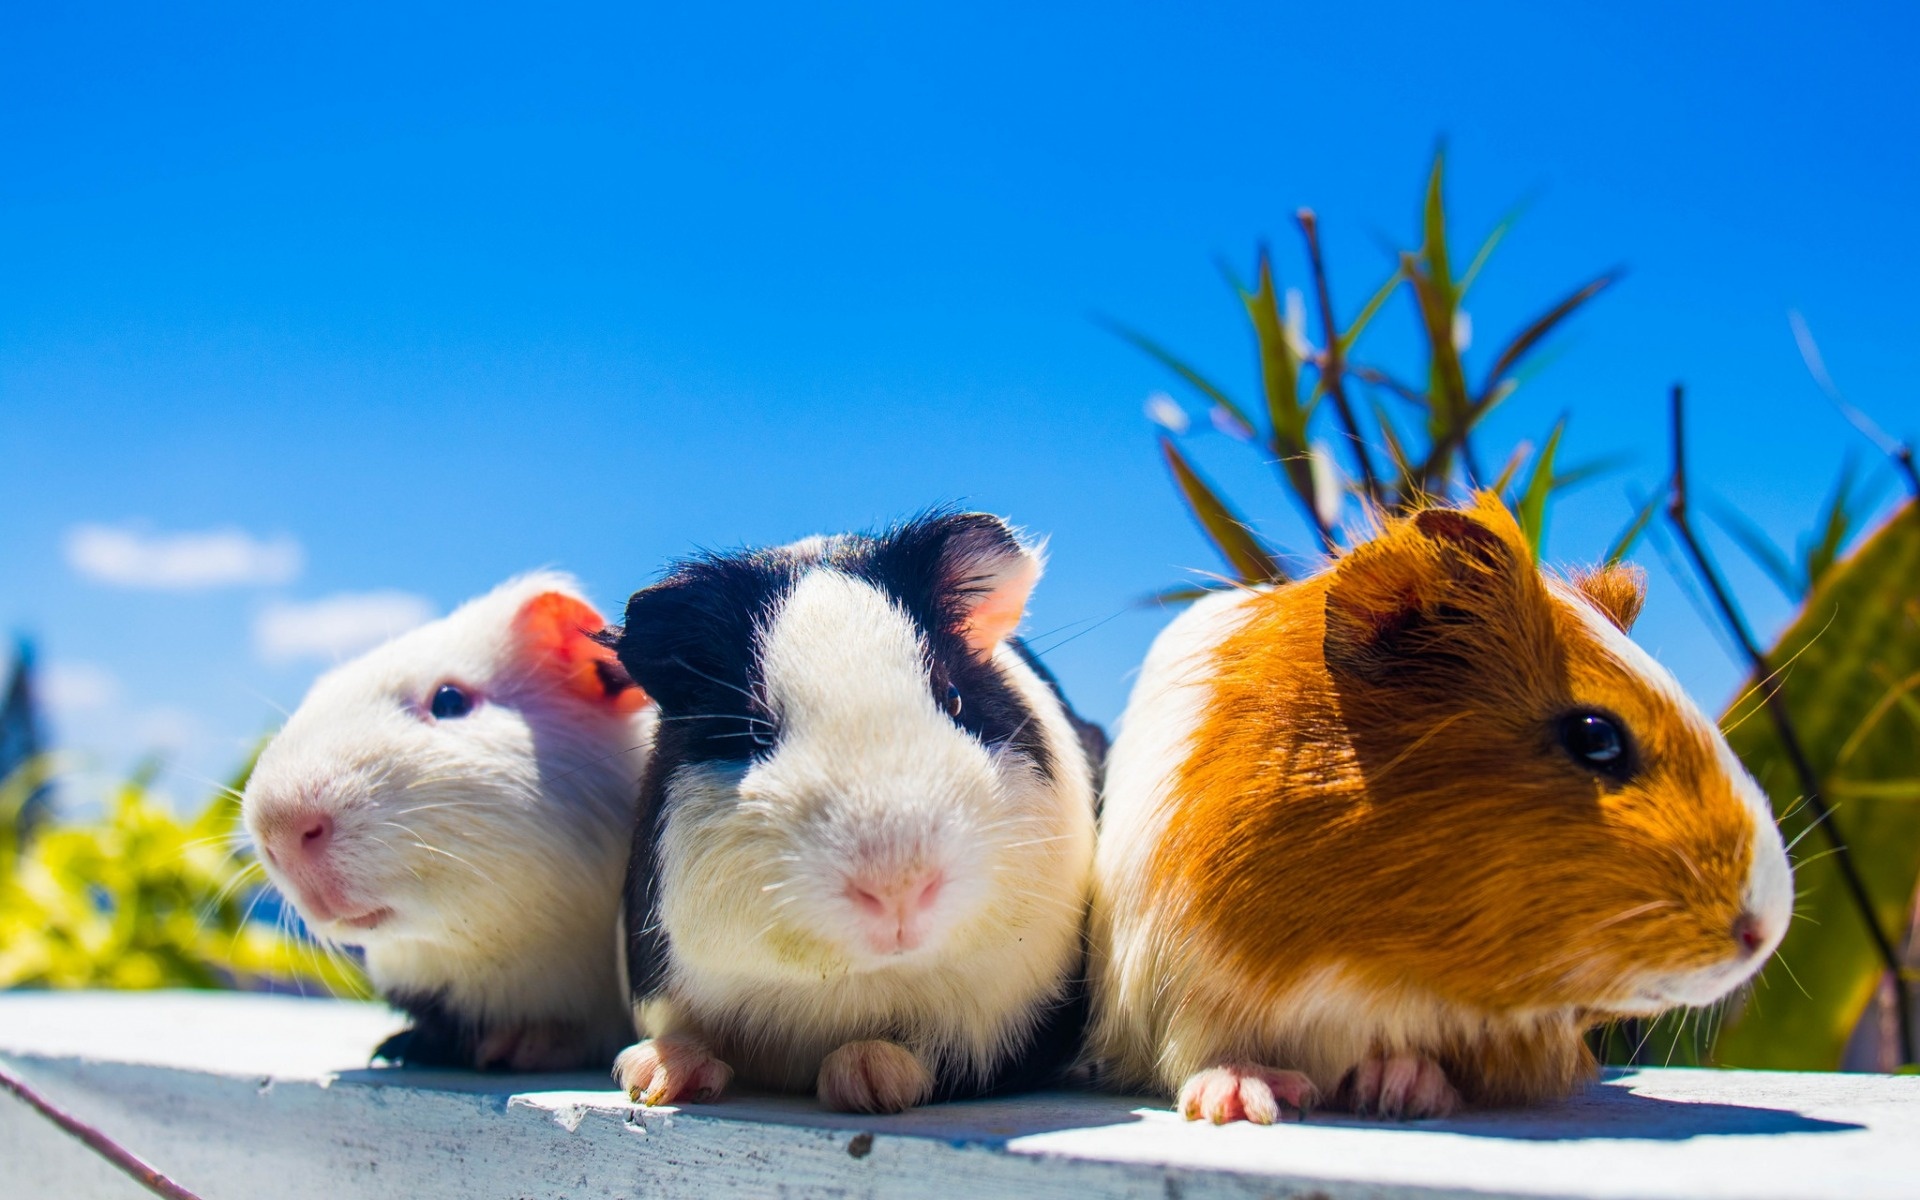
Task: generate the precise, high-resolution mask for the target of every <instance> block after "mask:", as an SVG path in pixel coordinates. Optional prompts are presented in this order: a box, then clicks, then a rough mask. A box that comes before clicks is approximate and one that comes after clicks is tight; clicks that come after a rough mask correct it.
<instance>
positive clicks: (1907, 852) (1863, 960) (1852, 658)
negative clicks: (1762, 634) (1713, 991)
mask: <svg viewBox="0 0 1920 1200" xmlns="http://www.w3.org/2000/svg"><path fill="white" fill-rule="evenodd" d="M1916 579H1920V508H1917V507H1916V504H1915V502H1913V501H1909V502H1907V503H1906V504H1904V505H1902V506H1901V508H1900V509H1899V510H1898V511H1897V512H1895V513H1894V515H1893V517H1892V518H1891V519H1889V520H1888V521H1887V523H1886V524H1885V525H1883V526H1881V528H1880V529H1879V530H1877V531H1876V532H1875V533H1874V534H1873V535H1872V536H1870V537H1868V538H1867V539H1866V541H1865V542H1863V543H1862V544H1861V545H1860V546H1859V547H1858V548H1857V549H1856V550H1855V551H1854V552H1853V553H1852V554H1851V555H1849V556H1848V557H1846V558H1844V559H1842V560H1840V561H1839V562H1838V563H1836V564H1835V566H1834V567H1833V569H1832V570H1831V571H1829V572H1828V574H1827V576H1826V578H1825V579H1823V580H1822V581H1821V583H1820V585H1819V586H1818V587H1816V588H1815V589H1814V590H1813V592H1812V594H1811V595H1810V596H1809V597H1808V599H1807V602H1806V604H1804V605H1803V606H1802V607H1801V609H1800V612H1799V615H1798V616H1796V617H1795V618H1794V621H1793V624H1792V625H1790V626H1789V627H1788V629H1787V631H1786V633H1785V634H1783V635H1782V636H1781V638H1780V641H1779V642H1778V643H1777V644H1776V645H1775V646H1774V647H1773V648H1772V649H1771V650H1770V651H1769V652H1768V654H1767V661H1768V662H1769V663H1770V664H1773V665H1774V666H1775V667H1776V668H1777V667H1779V666H1781V665H1783V664H1785V663H1788V662H1792V664H1793V669H1792V670H1791V672H1788V673H1786V674H1784V676H1783V679H1782V683H1781V695H1782V697H1783V699H1784V700H1785V703H1786V706H1787V710H1788V711H1789V712H1790V713H1791V714H1792V717H1793V724H1794V729H1795V732H1796V733H1797V734H1798V735H1799V739H1800V742H1801V745H1802V748H1803V749H1804V750H1805V752H1806V754H1807V757H1808V759H1809V760H1810V761H1811V762H1812V764H1813V768H1814V773H1815V776H1816V777H1817V778H1819V779H1821V780H1832V781H1836V782H1838V783H1840V784H1841V786H1843V787H1844V788H1846V789H1847V790H1848V791H1849V792H1850V793H1851V794H1850V795H1849V796H1848V797H1847V800H1846V803H1845V804H1844V805H1842V806H1840V807H1838V808H1837V809H1836V810H1835V812H1834V824H1836V825H1837V826H1838V827H1839V830H1840V832H1841V833H1842V834H1843V835H1844V836H1845V839H1846V842H1847V845H1848V846H1849V847H1850V848H1851V851H1852V856H1853V861H1854V865H1855V866H1856V867H1857V868H1858V870H1859V872H1860V876H1861V879H1862V880H1863V882H1864V883H1865V884H1866V888H1867V892H1868V894H1869V895H1870V896H1872V897H1873V900H1874V909H1875V912H1874V916H1875V918H1876V920H1877V921H1878V922H1879V925H1880V927H1881V928H1882V929H1884V930H1892V931H1895V935H1896V936H1898V932H1899V931H1903V930H1905V929H1907V928H1908V927H1909V921H1910V920H1911V918H1912V904H1913V897H1914V887H1915V884H1916V882H1920V804H1916V803H1915V802H1914V801H1913V799H1912V798H1911V797H1910V796H1908V795H1905V794H1900V793H1899V784H1900V782H1901V781H1903V780H1910V779H1911V778H1912V777H1913V772H1914V740H1913V734H1912V732H1911V730H1909V729H1907V728H1906V727H1904V726H1903V725H1902V724H1901V723H1899V722H1894V721H1882V722H1879V723H1877V724H1875V725H1873V727H1872V728H1869V729H1867V730H1866V731H1865V732H1864V733H1862V732H1861V730H1862V726H1863V724H1867V723H1868V722H1870V721H1871V720H1872V718H1873V716H1874V714H1875V712H1876V711H1877V710H1878V709H1880V707H1881V706H1882V704H1883V701H1884V699H1885V697H1886V695H1887V691H1886V688H1887V681H1888V680H1902V679H1907V678H1910V677H1912V676H1913V675H1914V674H1916V673H1920V621H1916V620H1915V619H1914V603H1915V601H1914V583H1913V581H1914V580H1916ZM1729 715H1731V714H1729ZM1856 735H1858V736H1856ZM1727 740H1728V741H1729V742H1730V743H1732V745H1733V748H1734V750H1735V751H1736V752H1737V753H1738V754H1739V755H1740V759H1741V761H1742V762H1744V763H1745V764H1746V765H1747V769H1748V770H1750V771H1751V772H1752V773H1753V776H1754V778H1755V779H1757V780H1758V781H1759V782H1760V785H1761V786H1762V787H1763V788H1765V789H1766V791H1767V794H1768V795H1769V796H1770V797H1771V798H1772V801H1773V810H1774V815H1775V817H1776V819H1777V820H1778V821H1779V822H1780V831H1781V833H1782V834H1783V835H1784V836H1785V837H1786V839H1787V840H1788V842H1789V843H1792V842H1793V841H1794V840H1795V839H1796V838H1799V837H1800V836H1801V835H1803V834H1809V826H1810V824H1811V822H1812V820H1813V819H1814V818H1813V814H1812V812H1810V811H1809V806H1807V805H1805V804H1802V803H1800V791H1801V789H1800V783H1799V779H1798V777H1797V776H1796V774H1795V773H1794V771H1793V770H1792V767H1791V763H1790V762H1789V760H1788V758H1787V755H1786V751H1785V749H1784V748H1783V747H1782V745H1781V743H1780V738H1779V734H1778V732H1777V730H1776V729H1775V728H1774V725H1773V723H1772V722H1771V721H1770V720H1768V719H1767V717H1766V715H1765V714H1764V713H1761V714H1756V715H1754V716H1753V717H1751V718H1750V719H1748V720H1747V721H1745V722H1743V723H1741V724H1740V725H1738V726H1736V727H1734V728H1733V729H1731V730H1730V731H1729V732H1728V734H1727ZM1843 748H1850V752H1849V755H1848V757H1847V760H1846V762H1845V767H1844V772H1843V771H1842V769H1841V767H1840V763H1839V757H1840V751H1841V750H1842V749H1843ZM1843 775H1844V778H1842V776H1843ZM1889 785H1891V786H1889ZM1888 791H1892V792H1894V793H1895V794H1886V793H1887V792H1888ZM1826 848H1827V842H1826V835H1825V833H1824V832H1818V831H1816V832H1812V833H1811V834H1810V835H1809V836H1808V838H1807V840H1806V841H1805V842H1803V843H1801V844H1800V846H1799V848H1798V850H1797V854H1798V856H1799V857H1800V859H1801V862H1800V864H1799V866H1798V867H1797V868H1796V869H1795V872H1794V890H1795V892H1796V894H1797V899H1796V904H1795V910H1796V919H1795V921H1794V923H1793V925H1792V926H1791V927H1790V928H1789V929H1788V931H1787V938H1786V941H1785V942H1784V943H1783V944H1782V945H1781V947H1780V951H1779V953H1778V954H1777V955H1775V958H1774V961H1773V962H1771V963H1769V964H1768V965H1767V967H1766V969H1765V971H1764V972H1763V974H1762V975H1761V986H1760V987H1759V988H1758V990H1756V991H1755V992H1754V993H1753V995H1754V996H1755V997H1756V998H1759V999H1760V1000H1761V1001H1762V1002H1761V1003H1757V1004H1749V1006H1748V1007H1747V1009H1746V1011H1745V1012H1743V1013H1740V1014H1737V1015H1736V1017H1735V1018H1734V1019H1733V1021H1732V1022H1731V1024H1730V1025H1729V1027H1728V1028H1727V1029H1726V1031H1725V1032H1724V1033H1722V1035H1721V1036H1720V1039H1719V1041H1718V1043H1717V1045H1716V1046H1715V1056H1716V1058H1717V1060H1718V1061H1719V1062H1720V1063H1721V1064H1722V1065H1726V1066H1740V1067H1764V1068H1768V1069H1773V1070H1814V1071H1833V1070H1838V1069H1839V1067H1840V1060H1841V1056H1842V1055H1843V1054H1844V1053H1845V1051H1846V1046H1847V1040H1848V1038H1849V1037H1851V1036H1852V1033H1853V1030H1854V1026H1855V1025H1856V1024H1858V1023H1859V1020H1860V1015H1861V1013H1862V1012H1863V1011H1864V1010H1865V1008H1866V1005H1867V1003H1868V1002H1869V1001H1870V1000H1871V999H1872V997H1873V995H1874V993H1875V992H1876V991H1877V990H1878V988H1879V985H1880V978H1881V972H1882V965H1881V961H1880V957H1879V955H1878V953H1877V952H1876V951H1875V949H1874V946H1873V943H1872V941H1871V940H1870V936H1869V933H1868V930H1867V928H1866V926H1865V924H1864V923H1863V922H1862V920H1861V918H1860V915H1859V912H1858V910H1857V909H1856V908H1855V907H1854V906H1853V902H1852V899H1851V898H1850V896H1849V895H1848V893H1847V890H1846V888H1845V887H1844V886H1843V884H1842V881H1841V878H1840V872H1839V869H1838V866H1837V863H1836V860H1835V858H1834V856H1833V855H1831V854H1828V853H1826V852H1825V851H1826ZM1794 979H1797V980H1798V981H1799V982H1798V984H1797V985H1796V984H1795V983H1794V982H1793V980H1794Z"/></svg>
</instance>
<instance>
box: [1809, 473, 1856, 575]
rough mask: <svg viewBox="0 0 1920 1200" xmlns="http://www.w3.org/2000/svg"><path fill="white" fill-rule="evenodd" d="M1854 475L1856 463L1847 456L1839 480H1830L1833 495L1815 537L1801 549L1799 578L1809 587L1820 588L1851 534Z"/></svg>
mask: <svg viewBox="0 0 1920 1200" xmlns="http://www.w3.org/2000/svg"><path fill="white" fill-rule="evenodd" d="M1858 474H1859V461H1858V460H1857V459H1855V458H1854V456H1853V455H1852V454H1851V453H1849V454H1848V455H1847V457H1846V459H1845V460H1844V461H1843V462H1842V463H1841V464H1840V477H1839V478H1838V479H1836V480H1835V481H1834V485H1833V495H1832V496H1830V497H1828V499H1827V506H1826V513H1825V515H1824V516H1823V517H1822V518H1821V521H1820V533H1819V536H1818V537H1816V538H1814V539H1812V540H1811V541H1810V543H1809V544H1807V545H1805V546H1803V548H1802V550H1801V554H1800V575H1801V578H1803V579H1805V580H1806V581H1807V586H1808V587H1809V588H1813V587H1818V586H1820V581H1821V580H1822V579H1824V578H1825V577H1826V574H1827V572H1828V571H1829V570H1831V569H1832V568H1833V564H1834V562H1835V561H1836V560H1838V559H1839V557H1840V552H1841V551H1842V550H1843V549H1845V548H1846V544H1847V539H1848V538H1849V537H1851V536H1852V534H1853V522H1854V517H1855V515H1856V514H1855V512H1854V498H1853V485H1854V481H1855V478H1856V477H1857V475H1858Z"/></svg>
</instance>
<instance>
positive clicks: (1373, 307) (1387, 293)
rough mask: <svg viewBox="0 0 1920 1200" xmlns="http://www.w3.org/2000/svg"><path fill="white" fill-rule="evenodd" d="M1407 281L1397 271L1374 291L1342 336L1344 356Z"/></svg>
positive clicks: (1341, 348)
mask: <svg viewBox="0 0 1920 1200" xmlns="http://www.w3.org/2000/svg"><path fill="white" fill-rule="evenodd" d="M1406 280H1407V277H1406V275H1405V274H1404V273H1402V272H1401V271H1399V270H1398V269H1396V270H1395V271H1394V273H1393V274H1391V275H1389V276H1387V281H1386V282H1385V283H1383V284H1381V285H1380V286H1379V287H1378V288H1376V289H1374V293H1373V295H1372V296H1370V297H1368V298H1367V303H1366V305H1365V307H1363V308H1361V310H1360V315H1359V316H1357V317H1355V318H1354V319H1353V324H1351V325H1349V326H1347V331H1346V332H1345V333H1343V334H1341V335H1340V350H1341V353H1342V354H1343V355H1344V354H1345V352H1346V351H1348V350H1351V349H1352V348H1353V346H1354V344H1355V343H1357V342H1358V341H1359V340H1360V335H1361V334H1363V333H1365V332H1366V331H1367V326H1368V325H1371V324H1372V323H1373V318H1374V315H1375V314H1376V313H1378V312H1379V311H1380V306H1381V305H1383V304H1385V303H1386V302H1387V300H1388V299H1389V298H1390V297H1392V295H1393V294H1394V293H1395V292H1396V291H1398V290H1400V285H1401V284H1403V283H1405V282H1406Z"/></svg>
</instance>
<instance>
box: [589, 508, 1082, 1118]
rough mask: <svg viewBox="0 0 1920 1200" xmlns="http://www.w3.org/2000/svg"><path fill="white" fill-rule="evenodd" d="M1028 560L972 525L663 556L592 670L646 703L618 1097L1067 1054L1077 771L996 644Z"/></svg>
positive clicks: (894, 1088) (701, 1094)
mask: <svg viewBox="0 0 1920 1200" xmlns="http://www.w3.org/2000/svg"><path fill="white" fill-rule="evenodd" d="M1040 568H1041V559H1040V556H1039V554H1038V553H1037V552H1036V551H1035V550H1034V549H1032V548H1029V547H1028V546H1025V545H1023V544H1022V543H1021V541H1020V540H1019V538H1018V537H1017V536H1016V535H1015V534H1014V532H1013V531H1012V530H1011V529H1009V528H1008V526H1007V525H1006V524H1005V523H1004V522H1002V521H1001V520H1000V519H999V518H997V517H993V516H988V515H985V514H980V513H964V514H945V513H942V514H934V515H930V516H924V517H921V518H918V519H915V520H911V521H908V522H906V523H904V524H902V525H899V526H896V527H895V528H893V529H891V530H889V531H887V532H884V533H881V534H877V535H842V536H834V537H816V538H810V539H807V540H805V541H802V542H798V543H795V544H793V545H791V546H786V547H783V548H780V549H773V550H762V551H753V552H742V553H734V554H719V555H710V556H705V557H698V558H693V559H689V560H686V561H683V562H681V563H679V564H678V565H676V566H674V567H673V568H672V569H671V570H670V571H669V572H668V573H667V575H666V576H665V578H664V579H663V580H662V581H661V582H660V583H658V584H656V585H655V586H653V587H650V588H647V589H646V590H644V591H641V592H638V593H636V594H635V595H634V597H633V599H632V600H631V602H630V603H629V604H628V606H627V613H626V623H625V626H624V628H623V630H622V631H621V632H620V634H619V635H618V637H617V639H616V640H615V643H614V644H615V645H616V646H617V648H618V650H619V653H620V660H621V662H622V663H623V664H624V665H625V667H626V669H627V671H628V672H629V673H630V674H631V675H632V677H633V678H634V679H635V681H636V682H638V683H639V684H640V686H642V687H643V688H645V689H646V690H647V692H648V694H649V695H651V696H652V697H654V699H655V700H656V701H657V702H658V703H659V706H660V712H661V724H660V736H659V741H658V747H657V750H656V754H655V759H654V762H653V765H652V767H651V768H650V769H649V771H648V773H647V781H646V784H645V786H644V788H643V793H642V800H641V818H640V823H639V826H638V832H637V834H636V837H635V847H634V854H633V859H632V868H631V870H630V873H629V875H628V885H627V931H628V950H629V978H630V979H631V981H632V984H633V991H634V998H635V1001H636V1006H637V1019H638V1020H639V1021H640V1023H641V1024H642V1026H643V1031H644V1032H645V1033H646V1034H648V1035H649V1040H646V1041H643V1042H641V1043H640V1044H638V1045H636V1046H634V1047H632V1048H630V1049H628V1050H627V1051H626V1052H625V1053H623V1054H622V1055H621V1056H620V1058H619V1061H618V1064H617V1066H616V1068H615V1075H616V1077H617V1078H618V1079H619V1080H620V1082H621V1084H622V1086H623V1087H625V1088H626V1089H627V1091H628V1092H629V1094H630V1095H631V1096H632V1097H633V1098H634V1099H635V1100H636V1101H640V1102H643V1103H649V1104H653V1103H663V1102H668V1101H673V1100H678V1099H710V1098H712V1097H714V1096H716V1095H718V1094H719V1092H720V1091H721V1090H722V1089H723V1088H724V1087H725V1086H726V1084H727V1081H728V1080H729V1079H730V1078H731V1077H732V1074H733V1072H734V1071H738V1072H739V1073H740V1075H741V1076H742V1077H743V1078H744V1079H746V1080H747V1081H750V1082H752V1083H754V1084H758V1085H760V1086H765V1087H772V1088H777V1089H781V1090H787V1091H814V1092H816V1093H817V1094H818V1096H819V1098H820V1100H821V1102H822V1103H824V1104H825V1105H826V1106H828V1107H830V1108H836V1109H846V1110H855V1111H866V1112H892V1111H897V1110H900V1109H904V1108H908V1107H910V1106H912V1105H915V1104H920V1103H923V1102H926V1101H928V1100H930V1099H947V1098H956V1097H960V1096H965V1095H972V1094H980V1093H983V1092H986V1091H996V1090H1008V1089H1011V1088H1017V1087H1021V1086H1027V1085H1034V1084H1039V1083H1041V1082H1044V1081H1045V1080H1046V1079H1048V1078H1050V1077H1051V1076H1052V1075H1053V1074H1054V1073H1055V1072H1056V1071H1057V1070H1058V1069H1059V1068H1060V1067H1062V1066H1064V1064H1065V1062H1066V1061H1067V1060H1068V1059H1069V1058H1070V1057H1071V1056H1072V1055H1073V1054H1074V1052H1075V1051H1076V1049H1077V1040H1078V1033H1079V1028H1080V1025H1081V1024H1082V1023H1083V1021H1084V993H1083V991H1082V989H1081V979H1082V975H1083V965H1082V964H1083V950H1084V946H1083V936H1084V934H1083V929H1084V917H1085V907H1086V900H1087V889H1088V886H1089V878H1090V871H1091V864H1092V856H1093V842H1094V793H1093V784H1092V777H1093V768H1092V765H1091V764H1090V763H1089V761H1088V755H1087V751H1086V749H1085V748H1083V744H1082V740H1081V737H1080V736H1079V733H1078V728H1077V726H1076V724H1075V720H1074V719H1073V718H1072V717H1070V715H1069V712H1068V709H1067V706H1066V705H1065V703H1064V701H1063V700H1062V698H1061V696H1060V695H1059V693H1058V690H1057V688H1055V687H1054V686H1053V685H1052V684H1051V682H1050V681H1049V680H1048V679H1047V678H1046V677H1045V676H1044V675H1043V674H1041V673H1040V672H1038V671H1036V670H1035V664H1033V663H1032V662H1031V661H1030V659H1029V656H1028V655H1027V654H1026V652H1025V651H1024V649H1023V648H1022V647H1020V646H1019V644H1018V643H1017V641H1015V640H1014V639H1013V637H1012V635H1013V632H1014V628H1015V627H1016V626H1017V625H1018V624H1019V622H1020V619H1021V617H1022V615H1023V613H1024V611H1025V609H1026V603H1027V597H1028V594H1029V592H1030V591H1031V590H1032V588H1033V585H1034V582H1035V581H1036V580H1037V579H1038V578H1039V575H1040Z"/></svg>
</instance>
